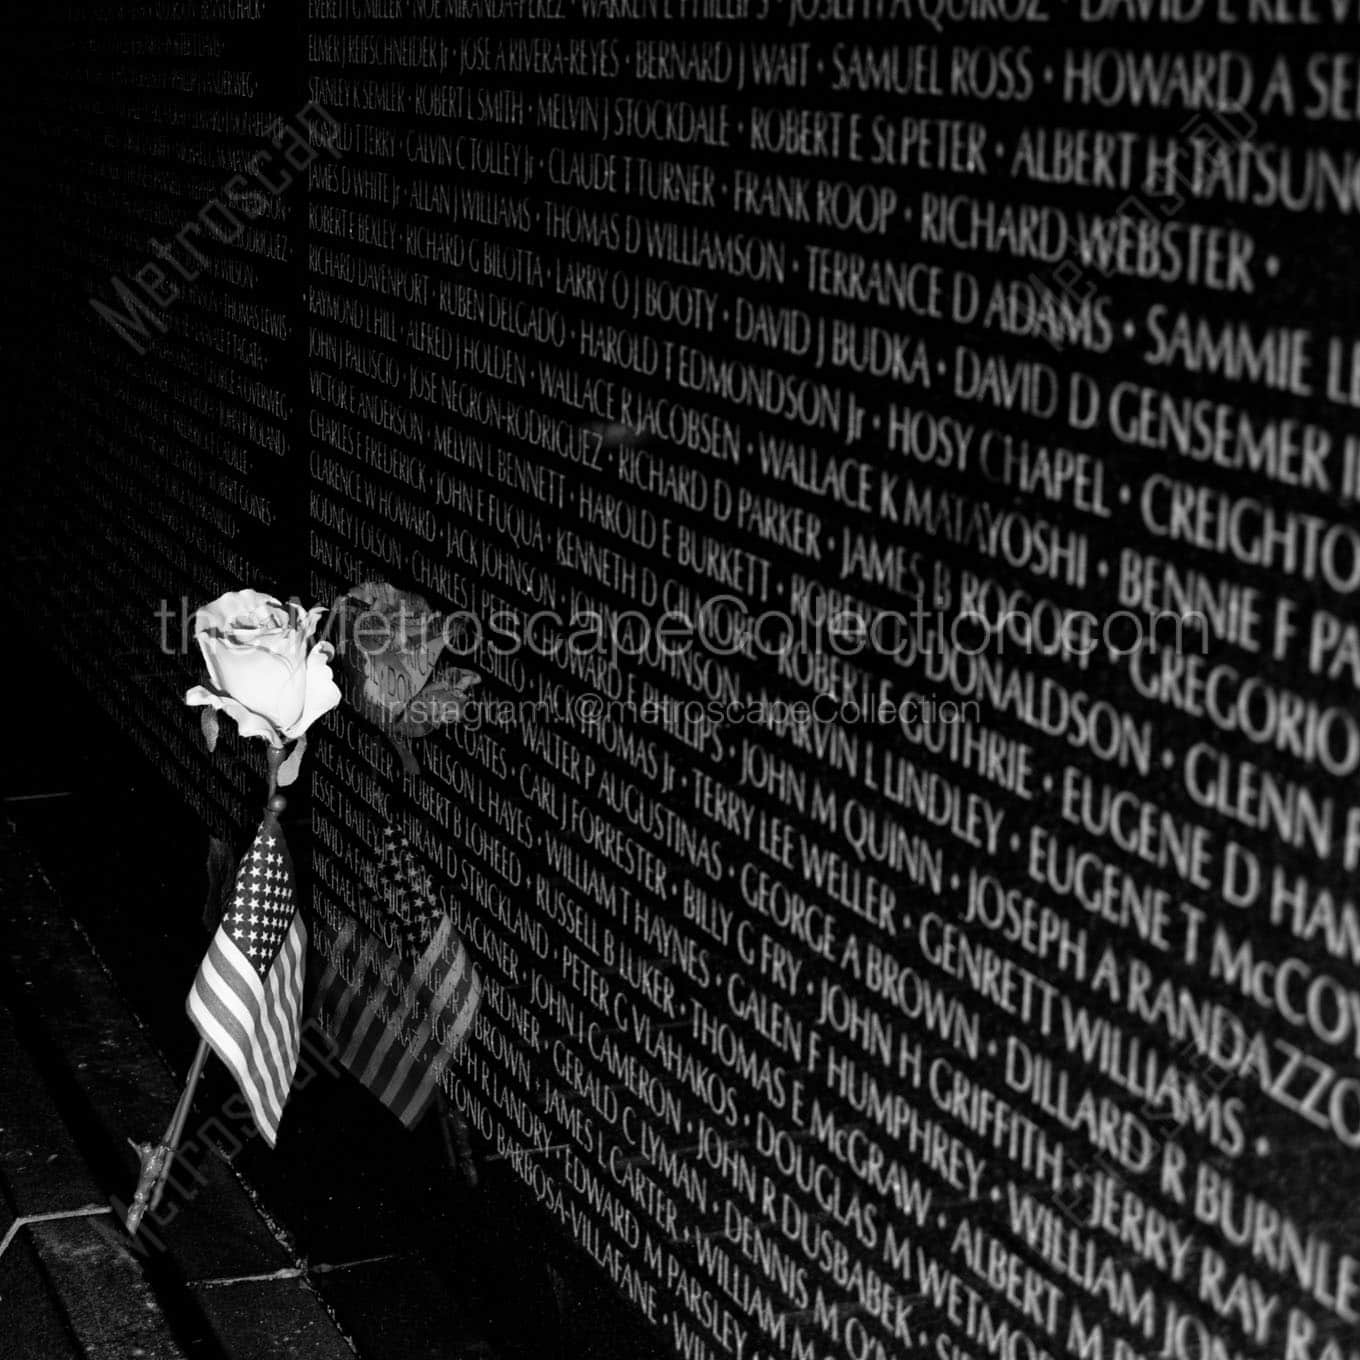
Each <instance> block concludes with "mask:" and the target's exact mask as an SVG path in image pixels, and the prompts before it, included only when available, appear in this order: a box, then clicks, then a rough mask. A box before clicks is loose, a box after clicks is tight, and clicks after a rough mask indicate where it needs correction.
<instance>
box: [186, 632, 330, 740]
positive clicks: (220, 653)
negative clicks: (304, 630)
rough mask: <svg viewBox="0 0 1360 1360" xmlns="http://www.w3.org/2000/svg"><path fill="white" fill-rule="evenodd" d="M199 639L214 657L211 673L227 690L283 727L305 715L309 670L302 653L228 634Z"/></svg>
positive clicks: (210, 664) (218, 686) (213, 678)
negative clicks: (232, 638) (227, 636)
mask: <svg viewBox="0 0 1360 1360" xmlns="http://www.w3.org/2000/svg"><path fill="white" fill-rule="evenodd" d="M199 642H200V646H201V647H202V650H203V652H204V654H205V655H207V656H209V657H210V658H211V659H210V663H209V666H208V674H209V675H210V676H211V678H212V680H213V684H214V687H215V688H217V689H219V690H221V691H222V693H223V694H230V695H231V696H232V697H233V698H234V699H236V700H237V702H238V703H240V704H241V705H243V706H244V707H245V708H248V709H250V710H251V712H253V713H259V714H261V715H262V716H264V717H266V718H268V719H269V721H270V722H271V723H273V725H274V726H275V727H276V728H278V729H279V730H280V731H283V730H284V729H286V728H287V727H288V726H289V725H290V724H291V723H295V722H296V721H297V720H298V718H299V717H301V715H302V706H303V703H304V701H305V700H306V697H307V674H306V668H305V666H304V665H303V661H302V656H301V654H300V653H298V654H296V655H292V654H282V653H275V652H272V651H269V650H268V649H267V648H263V647H250V646H247V645H245V644H243V643H235V642H232V641H230V640H228V639H225V638H201V639H200V640H199Z"/></svg>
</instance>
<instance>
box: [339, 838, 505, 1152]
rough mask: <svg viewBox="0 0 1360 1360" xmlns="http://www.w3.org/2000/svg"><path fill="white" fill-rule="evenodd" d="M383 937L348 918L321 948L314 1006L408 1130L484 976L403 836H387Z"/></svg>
mask: <svg viewBox="0 0 1360 1360" xmlns="http://www.w3.org/2000/svg"><path fill="white" fill-rule="evenodd" d="M379 883H380V887H381V888H382V890H383V899H384V900H383V901H381V902H380V910H381V912H382V915H383V916H384V917H385V918H386V923H389V939H390V940H391V945H390V947H389V945H387V944H384V943H383V942H382V941H381V940H379V939H378V937H377V935H376V934H374V933H373V932H372V931H370V930H367V929H366V928H365V927H364V926H362V925H361V924H360V923H359V922H358V921H357V920H355V919H354V918H353V917H350V918H349V919H348V920H346V922H345V923H344V925H342V926H341V927H340V929H339V930H337V931H336V932H335V933H334V936H333V937H332V939H331V940H330V942H329V945H328V947H327V948H324V949H323V950H322V953H323V956H324V957H325V960H326V968H325V971H324V972H323V974H322V976H321V982H320V985H319V987H318V989H317V1008H318V1010H319V1012H320V1015H321V1018H322V1022H323V1024H324V1025H325V1027H326V1029H327V1030H328V1032H329V1033H330V1035H331V1037H332V1039H334V1041H335V1044H336V1048H337V1050H338V1053H339V1058H340V1061H341V1062H342V1063H343V1064H344V1065H345V1066H346V1067H347V1068H348V1069H349V1070H350V1071H351V1072H353V1073H354V1075H355V1076H356V1077H357V1078H358V1079H359V1080H360V1081H361V1082H362V1083H363V1084H364V1085H365V1086H367V1087H368V1089H369V1090H370V1091H372V1092H373V1094H374V1095H375V1096H377V1097H378V1099H379V1100H381V1101H382V1103H383V1104H384V1105H386V1106H387V1107H388V1109H390V1110H391V1111H392V1113H393V1114H395V1115H396V1116H397V1118H398V1119H400V1120H401V1122H402V1123H403V1124H404V1125H405V1126H406V1127H407V1128H408V1129H409V1128H413V1127H414V1126H415V1124H416V1122H417V1121H418V1120H419V1119H420V1117H421V1115H423V1114H424V1113H425V1111H426V1109H427V1108H428V1107H429V1104H430V1101H431V1100H432V1099H433V1097H434V1093H435V1091H436V1089H437V1088H438V1086H439V1078H440V1076H441V1075H442V1074H443V1072H444V1069H445V1068H446V1067H447V1066H448V1064H449V1059H450V1058H451V1057H452V1056H453V1054H454V1053H455V1052H456V1051H457V1050H458V1049H459V1047H461V1045H462V1044H463V1043H464V1042H465V1040H466V1038H467V1034H468V1031H469V1030H470V1029H471V1028H472V1022H473V1020H474V1019H475V1018H476V1015H477V1008H478V1006H479V1005H480V1004H481V994H482V984H481V979H480V978H479V977H478V976H477V970H476V968H475V967H474V966H473V963H472V959H471V958H470V957H469V955H468V951H467V946H466V945H465V944H464V943H463V941H462V940H461V939H460V938H459V936H458V935H457V933H456V932H455V931H454V929H453V924H452V922H451V921H450V920H449V918H448V917H447V916H446V915H444V914H443V912H441V911H440V910H439V908H438V907H437V906H435V904H434V900H433V894H432V893H431V891H430V886H429V882H428V879H427V878H426V876H425V875H424V874H423V873H422V872H421V870H420V869H419V867H418V866H417V864H416V861H415V857H414V856H413V855H412V854H411V852H410V850H409V848H408V846H407V843H406V840H405V837H402V838H401V840H400V842H399V843H398V842H396V841H395V840H394V839H393V838H392V836H391V833H390V832H388V833H387V835H386V837H385V842H384V847H383V857H382V866H381V870H380V874H379Z"/></svg>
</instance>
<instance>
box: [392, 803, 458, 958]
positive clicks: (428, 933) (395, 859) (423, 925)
mask: <svg viewBox="0 0 1360 1360" xmlns="http://www.w3.org/2000/svg"><path fill="white" fill-rule="evenodd" d="M380 873H381V874H382V877H383V879H384V880H385V882H386V886H387V894H386V896H387V904H388V907H389V909H390V910H391V912H392V914H393V917H394V918H395V921H396V926H397V943H398V946H399V948H400V950H401V952H402V954H403V955H404V956H406V957H407V958H410V957H412V956H414V957H419V956H420V955H421V954H423V953H424V952H425V950H426V949H427V948H429V945H430V941H431V940H433V939H434V936H435V932H436V931H437V930H438V929H439V922H440V919H441V918H442V916H443V914H444V913H443V912H442V911H441V910H440V908H439V907H438V905H437V904H436V902H435V897H434V893H433V892H432V891H431V887H430V881H429V875H428V874H427V873H426V872H425V871H424V870H423V869H422V868H421V867H420V865H419V864H418V862H417V860H416V857H415V855H414V854H413V853H412V852H411V847H410V844H409V842H408V841H407V839H406V836H405V833H398V834H396V835H393V832H392V828H391V827H385V828H384V829H383V847H382V859H381V870H380Z"/></svg>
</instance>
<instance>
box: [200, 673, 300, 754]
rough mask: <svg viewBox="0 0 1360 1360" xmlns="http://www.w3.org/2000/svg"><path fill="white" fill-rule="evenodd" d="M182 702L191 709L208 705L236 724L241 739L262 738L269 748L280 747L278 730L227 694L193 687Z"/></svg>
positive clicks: (202, 687) (204, 687) (281, 742)
mask: <svg viewBox="0 0 1360 1360" xmlns="http://www.w3.org/2000/svg"><path fill="white" fill-rule="evenodd" d="M184 702H185V703H186V704H188V705H189V706H190V707H191V708H197V707H199V706H200V705H202V704H210V705H211V706H212V707H213V708H215V709H217V710H219V711H220V712H222V713H225V714H226V715H227V716H228V717H229V718H231V719H233V720H234V721H235V723H236V728H237V731H239V732H240V734H241V735H242V736H243V737H263V738H264V739H265V740H266V741H267V742H268V743H269V744H270V745H271V746H282V745H283V739H282V738H281V737H280V735H279V732H278V729H277V728H276V727H275V726H274V724H273V723H272V722H270V721H269V719H268V718H262V717H261V716H260V715H259V714H258V713H252V712H251V711H250V709H248V708H247V707H246V706H245V705H244V704H242V703H238V702H237V701H236V700H235V699H233V698H232V697H231V695H229V694H218V693H216V692H215V691H213V690H210V689H208V688H207V687H206V686H205V685H195V686H194V687H193V689H191V690H190V691H189V692H188V693H187V694H186V695H185V696H184Z"/></svg>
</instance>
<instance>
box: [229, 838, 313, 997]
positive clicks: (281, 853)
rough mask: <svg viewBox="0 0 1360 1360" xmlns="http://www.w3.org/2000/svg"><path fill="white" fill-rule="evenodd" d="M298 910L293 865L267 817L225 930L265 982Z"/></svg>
mask: <svg viewBox="0 0 1360 1360" xmlns="http://www.w3.org/2000/svg"><path fill="white" fill-rule="evenodd" d="M295 909H296V905H295V899H294V894H293V865H292V862H291V860H290V859H289V856H288V846H287V844H286V843H285V842H284V839H283V832H282V831H281V830H280V829H279V824H278V821H277V820H276V819H275V817H274V814H273V813H272V812H271V813H267V814H266V816H265V819H264V821H263V822H262V823H261V824H260V829H259V831H258V832H257V833H256V836H255V841H254V843H253V844H252V845H251V847H250V849H249V850H248V851H247V852H246V854H245V856H244V857H243V858H242V860H241V867H240V869H239V870H238V871H237V874H236V891H235V893H234V894H233V896H232V900H231V904H230V905H229V906H228V908H227V910H226V912H225V913H224V914H223V917H222V929H223V930H224V931H225V932H226V934H227V935H228V936H229V937H230V939H231V942H232V943H233V944H234V945H235V946H236V947H237V948H238V949H239V950H240V951H241V953H242V954H244V955H245V956H246V958H247V959H249V960H250V962H251V965H252V966H253V967H254V969H255V971H256V972H257V973H259V975H260V976H261V977H262V978H263V977H264V976H265V974H267V973H268V972H269V967H270V965H271V964H272V963H273V962H274V959H275V958H276V957H277V955H278V952H279V949H280V947H281V946H282V944H283V938H284V936H285V935H286V934H287V933H288V927H289V926H290V925H291V924H292V922H293V913H294V911H295Z"/></svg>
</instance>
